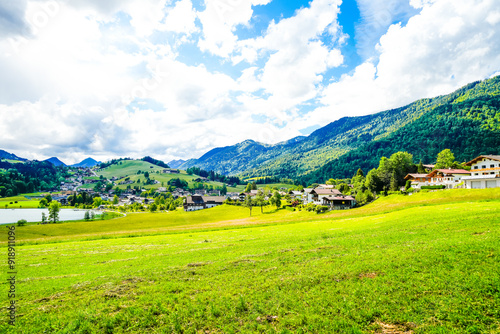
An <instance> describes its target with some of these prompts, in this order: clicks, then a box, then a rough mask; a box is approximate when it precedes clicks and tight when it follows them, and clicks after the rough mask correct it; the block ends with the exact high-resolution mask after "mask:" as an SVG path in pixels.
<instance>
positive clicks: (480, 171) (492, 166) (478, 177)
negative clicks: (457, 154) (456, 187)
mask: <svg viewBox="0 0 500 334" xmlns="http://www.w3.org/2000/svg"><path fill="white" fill-rule="evenodd" d="M466 165H467V166H470V167H471V168H470V171H471V174H470V176H468V177H464V178H463V180H464V181H465V187H466V188H467V189H484V188H496V187H500V155H480V156H479V157H477V158H475V159H474V160H472V161H469V162H468V163H466Z"/></svg>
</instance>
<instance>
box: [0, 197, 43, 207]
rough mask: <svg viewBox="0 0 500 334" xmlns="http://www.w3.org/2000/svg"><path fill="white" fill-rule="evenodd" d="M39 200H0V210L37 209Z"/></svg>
mask: <svg viewBox="0 0 500 334" xmlns="http://www.w3.org/2000/svg"><path fill="white" fill-rule="evenodd" d="M39 203H40V201H39V200H30V199H27V198H26V197H24V196H15V197H3V198H0V209H5V208H7V209H19V208H22V209H32V208H38V204H39Z"/></svg>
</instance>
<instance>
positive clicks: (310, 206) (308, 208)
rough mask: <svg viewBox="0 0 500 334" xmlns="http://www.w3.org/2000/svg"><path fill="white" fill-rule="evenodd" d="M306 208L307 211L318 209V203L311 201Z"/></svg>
mask: <svg viewBox="0 0 500 334" xmlns="http://www.w3.org/2000/svg"><path fill="white" fill-rule="evenodd" d="M304 209H306V211H308V212H311V211H316V204H313V203H309V204H307V205H306V206H305V207H304Z"/></svg>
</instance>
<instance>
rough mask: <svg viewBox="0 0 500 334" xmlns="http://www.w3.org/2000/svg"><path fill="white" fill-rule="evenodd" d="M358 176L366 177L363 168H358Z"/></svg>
mask: <svg viewBox="0 0 500 334" xmlns="http://www.w3.org/2000/svg"><path fill="white" fill-rule="evenodd" d="M356 176H365V173H363V171H362V170H361V168H358V171H357V172H356Z"/></svg>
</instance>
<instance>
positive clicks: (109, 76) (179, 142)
mask: <svg viewBox="0 0 500 334" xmlns="http://www.w3.org/2000/svg"><path fill="white" fill-rule="evenodd" d="M498 41H500V6H498V0H406V1H404V0H312V1H301V0H107V1H102V0H50V1H43V0H0V149H4V150H6V151H8V152H11V153H15V154H17V155H18V156H21V157H24V158H28V159H38V160H43V159H46V158H49V157H52V156H57V157H59V158H60V159H61V160H63V161H64V162H65V163H68V164H71V163H76V162H79V161H81V160H83V159H84V158H86V157H88V156H90V157H93V158H94V159H96V160H101V161H105V160H108V159H110V158H117V157H132V158H141V157H144V156H147V155H148V156H152V157H154V158H156V159H161V160H164V161H166V162H168V161H170V160H173V159H189V158H198V157H200V156H201V155H203V154H204V153H206V152H207V151H209V150H210V149H213V148H215V147H221V146H228V145H234V144H236V143H238V142H241V141H244V140H246V139H253V140H255V141H258V142H261V143H266V144H274V143H278V142H280V141H284V140H288V139H291V138H293V137H296V136H301V135H308V134H310V133H311V132H312V131H314V130H315V129H318V128H320V127H322V126H325V125H327V124H328V123H330V122H333V121H335V120H337V119H339V118H341V117H345V116H360V115H367V114H370V113H375V112H378V111H382V110H387V109H390V108H396V107H400V106H403V105H405V104H408V103H411V102H413V101H415V100H417V99H420V98H426V97H434V96H438V95H442V94H447V93H450V92H452V91H453V90H455V89H457V88H459V87H461V86H463V85H465V84H467V83H469V82H472V81H476V80H483V79H486V78H489V77H492V76H494V75H497V74H498V73H499V71H500V43H498Z"/></svg>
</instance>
